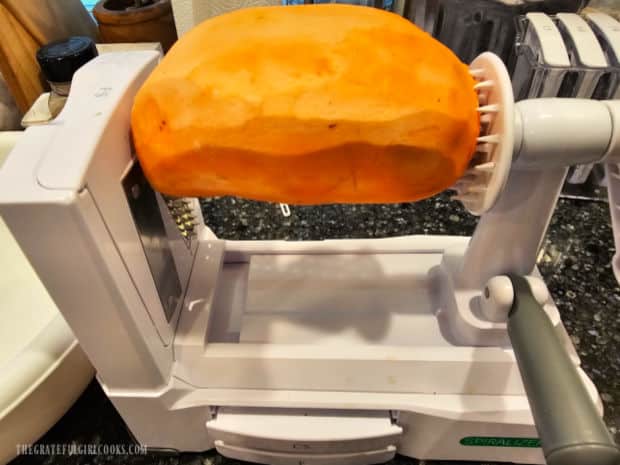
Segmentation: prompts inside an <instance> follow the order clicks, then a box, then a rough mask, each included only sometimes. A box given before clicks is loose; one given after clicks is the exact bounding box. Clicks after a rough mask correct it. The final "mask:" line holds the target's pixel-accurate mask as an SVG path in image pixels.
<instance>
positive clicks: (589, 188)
mask: <svg viewBox="0 0 620 465" xmlns="http://www.w3.org/2000/svg"><path fill="white" fill-rule="evenodd" d="M516 25H517V39H516V46H515V59H514V71H513V73H512V83H513V91H514V94H515V100H522V99H528V98H537V97H574V98H588V99H595V100H606V99H614V98H618V95H619V94H620V87H619V83H620V79H619V76H620V67H619V66H618V63H619V61H618V57H619V55H618V53H619V52H620V22H618V21H616V20H615V19H614V18H612V17H611V16H608V15H606V14H603V13H599V12H596V11H591V10H590V11H588V12H586V13H585V14H584V15H583V16H580V15H577V14H571V13H559V14H557V15H546V14H544V13H528V14H526V15H524V16H521V17H519V19H518V20H517V23H516ZM604 184H605V180H604V170H603V167H602V166H596V165H577V166H575V167H572V168H571V169H570V170H569V173H568V177H567V182H566V184H565V186H564V189H563V195H566V196H569V197H578V198H588V199H605V198H606V195H607V194H606V192H605V189H601V185H604Z"/></svg>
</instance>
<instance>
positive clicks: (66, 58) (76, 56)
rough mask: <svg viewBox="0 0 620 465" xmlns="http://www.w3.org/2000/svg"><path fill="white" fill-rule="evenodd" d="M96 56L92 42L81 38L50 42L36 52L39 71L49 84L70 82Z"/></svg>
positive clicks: (95, 49) (87, 38) (86, 38)
mask: <svg viewBox="0 0 620 465" xmlns="http://www.w3.org/2000/svg"><path fill="white" fill-rule="evenodd" d="M96 56H97V48H96V47H95V43H94V42H93V40H92V39H91V38H90V37H82V36H75V37H69V38H68V39H65V40H58V41H55V42H50V43H49V44H47V45H44V46H43V47H41V48H40V49H39V50H38V51H37V61H38V62H39V66H40V67H41V71H43V75H44V76H45V79H47V80H48V81H50V82H69V81H71V78H73V74H74V73H75V72H76V71H77V70H78V69H79V68H80V67H81V66H82V65H83V64H85V63H87V62H88V61H90V60H92V59H93V58H95V57H96Z"/></svg>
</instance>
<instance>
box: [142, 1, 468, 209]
mask: <svg viewBox="0 0 620 465" xmlns="http://www.w3.org/2000/svg"><path fill="white" fill-rule="evenodd" d="M473 86H474V81H473V79H472V77H471V76H470V75H469V73H468V70H467V67H466V66H465V65H464V64H463V63H461V62H460V61H459V60H458V59H457V58H456V56H455V55H454V54H453V53H452V52H451V51H450V50H449V49H448V48H446V47H445V46H443V45H442V44H441V43H439V42H437V41H436V40H435V39H433V38H432V37H431V36H430V35H428V34H427V33H425V32H424V31H422V30H420V29H418V28H417V27H416V26H415V25H414V24H412V23H411V22H409V21H407V20H406V19H403V18H401V17H399V16H397V15H395V14H392V13H388V12H385V11H382V10H379V9H374V8H367V7H356V6H350V5H336V4H327V5H307V6H294V7H264V8H247V9H241V10H237V11H234V12H232V13H228V14H225V15H222V16H218V17H215V18H212V19H209V20H207V21H205V22H203V23H202V24H200V25H198V26H197V27H195V28H194V29H193V30H191V31H190V32H189V33H187V34H186V35H185V36H184V37H182V38H181V39H180V40H179V41H178V42H177V43H176V44H175V45H174V46H173V47H172V49H171V50H170V52H169V53H168V54H167V55H166V56H165V58H164V59H163V60H162V62H161V63H160V64H159V65H158V66H157V68H156V69H155V70H154V72H153V73H152V74H151V75H150V76H149V78H148V79H147V80H146V82H145V83H144V85H143V86H142V88H141V89H140V91H139V92H138V94H137V96H136V98H135V102H134V106H133V110H132V115H131V122H132V129H133V137H134V141H135V147H136V150H137V155H138V158H139V160H140V163H141V165H142V167H143V169H144V172H145V174H146V176H147V178H148V179H149V181H150V182H151V184H152V185H153V186H154V187H155V188H156V189H157V190H159V191H160V192H162V193H165V194H169V195H175V196H215V195H236V196H241V197H246V198H250V199H258V200H268V201H276V202H287V203H291V204H319V203H336V202H343V203H380V202H402V201H412V200H417V199H421V198H424V197H428V196H431V195H433V194H435V193H437V192H440V191H442V190H444V189H446V188H448V187H449V186H450V185H452V184H453V183H454V182H455V180H456V179H458V178H459V177H460V176H461V175H462V173H463V171H464V170H465V169H466V167H467V165H468V163H469V161H470V158H471V156H472V153H473V151H474V148H475V144H476V137H477V136H478V132H479V118H478V114H477V110H476V109H477V106H478V101H477V96H476V93H475V91H474V88H473Z"/></svg>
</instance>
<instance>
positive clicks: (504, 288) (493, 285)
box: [480, 276, 550, 323]
mask: <svg viewBox="0 0 620 465" xmlns="http://www.w3.org/2000/svg"><path fill="white" fill-rule="evenodd" d="M525 279H526V280H527V282H528V283H529V285H530V288H531V289H532V294H533V295H534V298H535V299H536V301H537V302H538V303H539V304H540V305H545V303H547V302H548V301H549V298H550V296H549V291H548V290H547V286H545V283H544V282H543V281H542V279H540V278H536V277H534V276H527V277H526V278H525ZM513 301H514V290H513V288H512V282H511V281H510V279H509V278H508V277H507V276H494V277H492V278H491V279H489V281H488V282H487V284H486V286H484V290H483V293H482V299H481V305H480V309H481V311H482V315H483V316H484V317H485V318H486V319H487V320H489V321H492V322H494V323H504V322H506V321H507V320H508V313H509V312H510V309H511V308H512V303H513Z"/></svg>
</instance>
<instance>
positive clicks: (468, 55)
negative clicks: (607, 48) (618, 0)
mask: <svg viewBox="0 0 620 465" xmlns="http://www.w3.org/2000/svg"><path fill="white" fill-rule="evenodd" d="M283 3H284V4H285V5H300V4H312V3H351V4H356V5H364V6H374V7H376V8H383V9H386V10H390V11H393V12H394V13H397V14H399V15H401V16H403V17H405V18H407V19H409V20H411V21H412V22H414V23H415V24H416V25H418V26H420V27H421V28H423V29H424V30H425V31H427V32H428V33H429V34H431V35H432V36H433V37H435V38H436V39H438V40H439V41H441V42H442V43H444V44H445V45H447V46H448V47H449V48H450V49H452V50H453V51H454V52H455V53H456V55H457V56H458V57H459V58H460V59H461V61H463V62H464V63H469V62H470V61H471V60H473V59H474V58H475V57H476V56H477V55H479V54H480V53H482V52H484V51H491V52H493V53H495V54H496V55H498V56H500V57H501V58H502V59H503V60H504V62H505V63H506V64H507V65H510V62H511V57H512V53H513V50H514V41H515V34H516V30H515V19H516V18H517V17H518V16H519V15H523V14H526V13H528V12H530V11H542V12H547V13H558V12H576V11H579V10H580V9H581V8H583V6H584V5H585V4H586V3H587V0H283Z"/></svg>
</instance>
